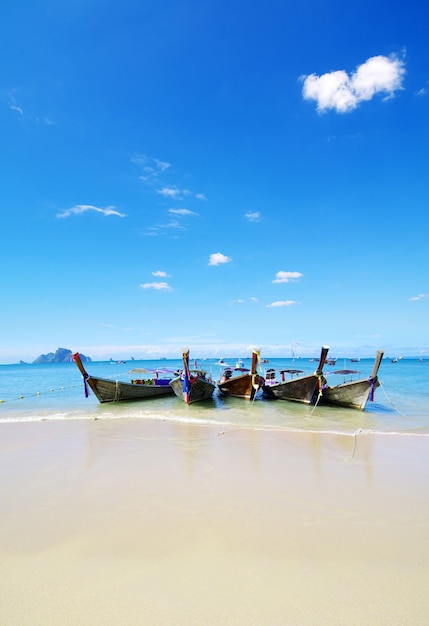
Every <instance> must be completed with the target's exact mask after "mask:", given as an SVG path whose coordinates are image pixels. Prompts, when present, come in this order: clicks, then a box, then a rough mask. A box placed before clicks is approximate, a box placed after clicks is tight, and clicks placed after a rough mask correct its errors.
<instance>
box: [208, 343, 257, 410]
mask: <svg viewBox="0 0 429 626" xmlns="http://www.w3.org/2000/svg"><path fill="white" fill-rule="evenodd" d="M258 363H259V352H258V351H257V350H253V352H252V365H251V367H250V370H248V369H247V368H245V367H243V366H242V362H238V363H237V365H236V367H235V370H233V369H232V368H231V367H226V368H225V369H224V370H223V372H222V375H221V378H220V380H219V381H218V383H217V387H218V389H219V391H220V392H221V393H223V394H225V395H228V396H233V397H235V398H245V399H246V400H253V399H254V397H255V395H256V394H257V393H258V391H259V390H260V389H262V387H263V385H264V383H265V379H264V377H263V376H261V375H260V374H258V372H257V366H258ZM234 372H239V374H235V375H234Z"/></svg>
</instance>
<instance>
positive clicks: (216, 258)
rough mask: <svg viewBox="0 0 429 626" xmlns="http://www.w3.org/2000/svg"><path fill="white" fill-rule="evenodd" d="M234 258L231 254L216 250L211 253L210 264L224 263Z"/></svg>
mask: <svg viewBox="0 0 429 626" xmlns="http://www.w3.org/2000/svg"><path fill="white" fill-rule="evenodd" d="M230 261H232V259H231V258H230V257H229V256H225V255H224V254H222V253H221V252H215V253H214V254H211V255H210V259H209V265H222V264H223V263H230Z"/></svg>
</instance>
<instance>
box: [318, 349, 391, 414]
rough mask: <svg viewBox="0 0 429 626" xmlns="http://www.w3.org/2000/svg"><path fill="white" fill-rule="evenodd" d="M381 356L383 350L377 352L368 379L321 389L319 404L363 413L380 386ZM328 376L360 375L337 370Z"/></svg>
mask: <svg viewBox="0 0 429 626" xmlns="http://www.w3.org/2000/svg"><path fill="white" fill-rule="evenodd" d="M383 355H384V350H378V351H377V354H376V356H375V360H374V365H373V368H372V372H371V374H370V375H369V376H368V378H361V379H359V380H350V381H348V382H343V383H340V384H339V385H335V386H330V385H325V386H324V388H323V389H322V397H321V399H320V404H329V405H335V406H343V407H348V408H351V409H360V410H361V411H363V410H364V409H365V407H366V404H367V402H368V400H370V401H371V402H373V400H374V392H375V390H376V388H377V387H379V386H380V383H379V381H378V370H379V367H380V364H381V360H382V358H383ZM330 374H337V375H342V376H348V375H353V374H360V372H357V371H355V370H337V371H334V372H331V373H330Z"/></svg>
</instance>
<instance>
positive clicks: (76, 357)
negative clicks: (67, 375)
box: [72, 352, 88, 377]
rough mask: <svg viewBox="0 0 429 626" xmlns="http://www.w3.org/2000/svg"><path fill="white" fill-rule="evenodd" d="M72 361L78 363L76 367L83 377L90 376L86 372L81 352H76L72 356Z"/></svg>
mask: <svg viewBox="0 0 429 626" xmlns="http://www.w3.org/2000/svg"><path fill="white" fill-rule="evenodd" d="M72 359H73V361H74V362H75V363H76V365H77V366H78V368H79V371H80V373H81V374H82V376H83V377H85V376H88V372H87V371H86V369H85V368H84V366H83V363H82V359H81V358H80V354H79V352H75V353H74V354H72Z"/></svg>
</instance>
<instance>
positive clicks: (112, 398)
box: [86, 376, 173, 402]
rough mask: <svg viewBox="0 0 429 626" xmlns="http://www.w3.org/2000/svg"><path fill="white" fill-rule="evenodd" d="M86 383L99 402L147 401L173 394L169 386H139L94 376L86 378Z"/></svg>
mask: <svg viewBox="0 0 429 626" xmlns="http://www.w3.org/2000/svg"><path fill="white" fill-rule="evenodd" d="M86 382H87V383H88V385H89V387H90V388H91V389H92V391H93V392H94V395H95V396H96V397H97V399H98V401H99V402H124V401H129V400H148V399H150V398H159V397H162V396H168V395H172V393H173V390H172V389H171V387H170V385H169V384H164V385H159V384H154V385H139V384H134V383H125V382H121V381H119V380H109V379H107V378H96V377H94V376H88V378H87V379H86Z"/></svg>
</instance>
